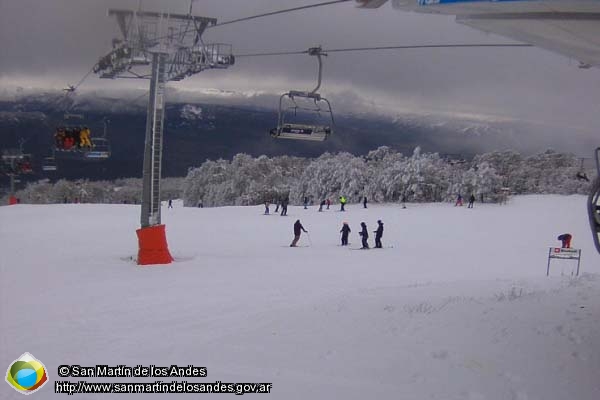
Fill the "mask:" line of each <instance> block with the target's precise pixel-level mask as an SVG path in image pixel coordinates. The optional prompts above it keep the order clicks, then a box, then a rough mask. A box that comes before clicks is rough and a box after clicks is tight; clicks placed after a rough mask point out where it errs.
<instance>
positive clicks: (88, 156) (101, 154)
mask: <svg viewBox="0 0 600 400" xmlns="http://www.w3.org/2000/svg"><path fill="white" fill-rule="evenodd" d="M83 118H84V117H83V115H81V114H69V113H66V114H65V117H64V119H65V122H67V121H68V120H69V119H78V120H79V122H80V123H79V124H64V125H63V126H60V127H58V128H56V132H55V133H54V149H53V157H47V159H46V161H47V163H46V164H44V166H45V167H46V168H44V167H43V169H44V170H45V171H55V170H56V163H52V161H53V160H52V158H54V159H55V158H60V159H70V160H80V161H102V160H106V159H108V158H110V156H111V150H110V142H109V140H108V138H107V137H106V133H107V122H108V121H107V120H106V118H105V119H104V120H103V124H104V131H103V136H102V137H92V136H91V131H90V130H89V129H88V128H87V126H85V125H84V124H82V120H83ZM84 130H87V133H86V137H87V138H88V139H89V145H87V146H82V145H81V136H80V135H81V132H82V131H84ZM54 161H55V160H54ZM52 168H54V169H52Z"/></svg>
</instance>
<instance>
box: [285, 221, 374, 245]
mask: <svg viewBox="0 0 600 400" xmlns="http://www.w3.org/2000/svg"><path fill="white" fill-rule="evenodd" d="M377 225H378V226H377V230H375V231H373V233H374V234H375V248H376V249H381V248H383V245H382V244H381V238H382V237H383V222H382V221H381V220H378V221H377ZM360 226H361V231H360V232H358V234H359V235H360V237H361V239H362V247H361V249H363V250H367V249H369V243H368V239H369V231H368V229H367V224H366V223H365V222H361V223H360ZM302 232H305V233H308V231H307V230H306V229H305V228H304V226H302V223H301V222H300V220H299V219H298V220H296V222H295V223H294V240H292V243H291V244H290V247H297V245H298V241H299V240H300V236H301V235H302ZM350 232H352V230H351V229H350V226H349V225H348V223H347V222H344V223H343V224H342V229H341V230H340V233H341V234H342V246H347V245H348V236H349V234H350Z"/></svg>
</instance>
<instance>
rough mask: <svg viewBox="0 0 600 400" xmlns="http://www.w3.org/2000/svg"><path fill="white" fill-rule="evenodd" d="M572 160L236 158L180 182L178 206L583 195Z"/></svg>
mask: <svg viewBox="0 0 600 400" xmlns="http://www.w3.org/2000/svg"><path fill="white" fill-rule="evenodd" d="M579 164H580V163H579V159H577V158H576V157H575V156H573V155H569V154H561V153H556V152H554V151H552V150H548V151H546V152H544V153H541V154H536V155H534V156H530V157H523V156H522V155H520V154H519V153H517V152H513V151H503V152H492V153H485V154H481V155H477V156H475V157H474V158H473V160H471V161H466V160H457V159H449V158H444V157H441V156H440V155H439V154H437V153H429V154H426V153H422V152H421V150H420V148H418V147H417V148H416V149H415V150H414V152H413V154H412V155H410V156H404V155H403V154H401V153H398V152H396V151H394V150H392V149H390V148H389V147H379V148H378V149H376V150H373V151H371V152H369V153H368V154H367V155H365V156H354V155H352V154H349V153H338V154H329V153H325V154H323V155H322V156H320V157H319V158H316V159H310V160H309V159H304V158H294V157H287V156H282V157H273V158H268V157H266V156H261V157H258V158H253V157H251V156H249V155H246V154H237V155H236V156H235V157H234V158H233V160H232V161H227V160H217V161H206V162H205V163H204V164H202V165H201V166H200V167H198V168H194V169H191V170H190V171H189V172H188V176H187V177H186V179H185V183H184V191H183V200H184V204H185V205H186V206H192V207H193V206H196V205H197V204H198V203H200V202H202V203H203V205H204V206H223V205H246V204H259V203H262V202H264V201H267V200H268V201H273V200H275V201H276V200H277V199H281V198H284V197H289V200H290V202H291V203H292V204H301V203H302V201H303V199H304V197H308V198H309V199H310V200H311V201H312V202H314V203H319V202H320V201H321V200H322V199H326V198H329V199H331V200H334V199H337V198H338V197H339V196H340V195H344V196H346V197H347V198H348V201H349V202H359V201H361V199H362V198H363V197H364V196H366V197H367V198H368V199H369V201H373V202H398V201H401V200H402V199H405V200H406V201H408V202H439V201H454V200H455V199H456V196H457V195H458V194H459V193H460V194H462V195H463V197H466V196H470V194H471V193H473V194H474V195H475V196H476V198H477V199H478V200H480V199H482V198H483V199H484V201H486V202H497V201H500V200H501V199H502V196H503V195H504V193H506V192H505V191H503V190H502V189H503V188H506V189H507V190H509V191H510V193H511V194H543V193H554V194H574V193H582V194H583V193H587V191H588V189H589V183H588V182H586V181H585V180H580V179H577V177H576V175H577V172H579Z"/></svg>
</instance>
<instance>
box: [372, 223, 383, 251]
mask: <svg viewBox="0 0 600 400" xmlns="http://www.w3.org/2000/svg"><path fill="white" fill-rule="evenodd" d="M377 223H378V224H379V226H378V227H377V230H376V231H374V232H373V233H375V248H377V249H381V248H383V246H382V245H381V238H382V237H383V222H381V220H378V221H377Z"/></svg>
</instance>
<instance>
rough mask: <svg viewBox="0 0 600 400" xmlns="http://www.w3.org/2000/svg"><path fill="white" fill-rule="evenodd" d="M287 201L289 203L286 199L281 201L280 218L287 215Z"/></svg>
mask: <svg viewBox="0 0 600 400" xmlns="http://www.w3.org/2000/svg"><path fill="white" fill-rule="evenodd" d="M288 201H289V199H288V198H287V197H286V198H285V199H283V200H281V216H282V217H283V216H286V215H287V206H288Z"/></svg>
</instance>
